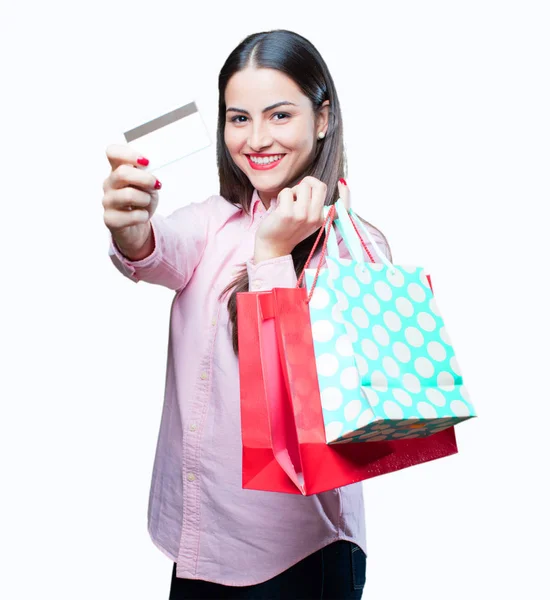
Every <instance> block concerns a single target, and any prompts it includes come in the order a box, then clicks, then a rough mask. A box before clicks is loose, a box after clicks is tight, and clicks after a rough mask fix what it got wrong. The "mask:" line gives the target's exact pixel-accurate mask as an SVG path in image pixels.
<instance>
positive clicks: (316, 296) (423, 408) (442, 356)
mask: <svg viewBox="0 0 550 600" xmlns="http://www.w3.org/2000/svg"><path fill="white" fill-rule="evenodd" d="M327 264H328V266H329V268H328V269H323V270H321V271H320V273H319V278H318V281H317V284H316V287H315V291H314V293H313V296H312V299H311V302H310V304H309V311H310V317H311V333H312V336H313V346H314V351H315V357H316V364H317V374H318V381H319V389H320V390H321V406H322V410H323V417H324V421H325V430H326V437H327V442H328V443H355V442H368V441H379V440H380V441H381V440H392V439H395V440H399V439H412V438H417V437H424V436H427V435H433V434H435V433H438V432H439V431H443V430H444V429H447V428H448V427H452V426H454V425H456V424H457V423H459V422H461V421H463V420H465V419H469V418H472V417H475V416H476V415H475V411H474V407H473V405H472V403H471V401H470V397H469V394H468V391H467V390H466V388H465V386H464V385H463V382H462V373H461V371H460V368H459V365H458V362H457V360H456V356H455V353H454V350H453V348H452V345H451V341H450V339H449V336H448V334H447V331H446V329H445V324H444V321H443V319H442V317H441V315H440V313H439V310H438V308H437V304H436V302H435V300H434V297H433V294H432V292H431V289H430V287H429V283H428V280H427V277H426V274H425V272H424V271H423V269H421V268H419V267H415V266H410V265H406V266H396V265H394V269H395V273H391V270H390V269H388V268H387V267H386V265H384V264H381V263H367V264H366V265H365V266H364V267H361V266H360V265H358V264H357V263H355V262H353V261H350V260H349V259H348V260H345V259H340V258H336V257H328V259H327ZM314 277H315V271H314V270H313V269H308V270H306V276H305V279H306V286H307V289H308V290H310V289H311V285H312V283H313V279H314Z"/></svg>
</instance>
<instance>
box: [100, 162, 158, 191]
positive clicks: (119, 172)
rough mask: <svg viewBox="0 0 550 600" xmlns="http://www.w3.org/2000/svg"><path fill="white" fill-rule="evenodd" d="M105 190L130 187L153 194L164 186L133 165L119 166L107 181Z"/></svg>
mask: <svg viewBox="0 0 550 600" xmlns="http://www.w3.org/2000/svg"><path fill="white" fill-rule="evenodd" d="M105 183H106V185H105V186H104V189H105V188H112V189H120V188H124V187H128V186H133V187H136V188H139V189H143V190H145V191H147V192H153V191H156V190H158V189H160V188H161V187H162V184H161V183H160V181H158V179H157V178H156V177H155V176H154V175H152V174H151V173H148V172H147V171H143V170H140V169H135V168H134V167H132V166H131V165H126V164H124V165H119V166H118V167H117V168H116V169H115V170H114V171H112V172H111V174H110V175H109V177H107V179H106V181H105Z"/></svg>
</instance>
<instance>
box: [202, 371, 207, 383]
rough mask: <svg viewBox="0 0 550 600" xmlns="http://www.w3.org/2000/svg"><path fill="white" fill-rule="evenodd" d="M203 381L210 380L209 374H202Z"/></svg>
mask: <svg viewBox="0 0 550 600" xmlns="http://www.w3.org/2000/svg"><path fill="white" fill-rule="evenodd" d="M201 379H202V380H203V381H204V380H205V379H208V374H207V373H204V372H203V373H201Z"/></svg>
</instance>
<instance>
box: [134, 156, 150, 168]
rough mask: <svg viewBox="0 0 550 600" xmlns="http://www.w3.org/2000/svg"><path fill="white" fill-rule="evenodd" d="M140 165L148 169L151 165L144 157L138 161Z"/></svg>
mask: <svg viewBox="0 0 550 600" xmlns="http://www.w3.org/2000/svg"><path fill="white" fill-rule="evenodd" d="M137 161H138V164H140V165H143V166H144V167H146V166H147V165H148V164H149V160H148V159H147V158H144V157H143V156H140V157H139V158H138V159H137Z"/></svg>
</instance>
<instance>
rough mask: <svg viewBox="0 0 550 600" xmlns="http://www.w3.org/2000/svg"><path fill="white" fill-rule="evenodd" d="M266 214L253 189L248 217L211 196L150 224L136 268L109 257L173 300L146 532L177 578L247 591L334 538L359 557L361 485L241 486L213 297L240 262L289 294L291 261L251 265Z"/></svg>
mask: <svg viewBox="0 0 550 600" xmlns="http://www.w3.org/2000/svg"><path fill="white" fill-rule="evenodd" d="M274 207H275V199H273V200H272V201H271V206H270V208H269V210H268V211H266V210H265V208H264V206H263V204H262V202H261V200H260V198H259V196H258V193H257V191H254V194H253V197H252V204H251V215H247V214H246V213H245V212H244V211H243V210H242V209H241V208H239V207H237V206H235V205H233V204H231V203H229V202H227V201H226V200H225V199H224V198H222V197H221V196H211V197H210V198H208V199H207V200H205V201H204V202H200V203H195V202H194V203H191V204H189V205H187V206H184V207H182V208H180V209H178V210H176V211H174V212H173V213H172V214H171V215H170V216H168V217H163V216H161V215H158V214H155V215H153V217H152V219H151V223H152V228H153V234H154V238H155V249H154V251H153V253H152V254H151V255H149V256H148V257H146V258H144V259H143V260H139V261H130V260H128V259H126V258H125V257H124V256H123V255H122V254H121V253H120V251H119V249H118V248H117V247H116V245H115V244H114V243H113V240H112V238H111V244H110V248H109V256H110V257H111V260H112V261H113V263H114V265H115V266H116V267H117V269H119V271H121V273H123V274H124V275H125V276H127V277H128V278H130V279H132V280H133V281H135V282H138V281H146V282H149V283H155V284H159V285H163V286H166V287H168V288H170V289H172V290H174V291H175V292H176V294H175V297H174V301H173V303H172V307H171V314H170V332H169V344H168V361H167V374H166V386H165V398H164V407H163V411H162V419H161V424H160V431H159V437H158V444H157V450H156V456H155V462H154V467H153V475H152V481H151V488H150V496H149V508H148V531H149V535H150V536H151V539H152V541H153V543H154V544H155V545H156V546H157V547H158V548H159V549H160V550H161V551H162V552H164V554H166V556H168V557H169V558H170V559H171V560H172V561H174V562H177V569H176V574H177V576H178V577H183V578H190V579H203V580H206V581H212V582H215V583H220V584H224V585H234V586H243V585H252V584H257V583H261V582H263V581H266V580H268V579H270V578H272V577H274V576H275V575H278V574H279V573H281V572H282V571H284V570H285V569H287V568H289V567H290V566H292V565H293V564H295V563H296V562H298V561H300V560H301V559H303V558H305V557H306V556H308V555H309V554H311V553H313V552H315V551H317V550H319V549H321V548H322V547H324V546H326V545H327V544H330V543H332V542H334V541H336V540H350V541H353V542H355V543H356V544H358V545H359V546H360V547H361V548H362V549H363V550H364V551H365V552H366V540H365V524H364V507H363V495H362V484H361V483H356V484H352V485H349V486H345V487H342V488H339V489H335V490H331V491H328V492H324V493H322V494H318V495H314V496H301V495H292V494H283V493H273V492H263V491H256V490H245V489H243V488H242V470H241V469H242V447H241V429H240V406H239V398H240V396H239V368H238V359H237V357H236V356H235V354H234V352H233V348H232V345H231V323H230V322H229V314H228V311H227V296H226V297H225V298H224V299H223V300H222V301H220V300H219V299H218V297H219V295H220V292H221V291H222V290H223V289H224V288H225V286H226V285H227V284H228V283H229V282H230V281H232V280H233V279H234V276H235V273H236V269H238V267H239V266H242V265H243V264H246V268H247V269H248V275H249V279H250V290H251V291H258V290H269V289H272V288H273V287H294V286H296V274H295V271H294V266H293V262H292V257H291V256H290V255H288V256H282V257H279V258H276V259H272V260H267V261H265V262H261V263H259V264H258V265H256V264H254V262H253V260H252V257H253V254H254V237H255V233H256V230H257V229H258V227H259V225H260V223H261V221H262V219H263V218H264V217H265V216H266V214H268V213H270V212H271V211H272V210H273V209H274ZM369 230H370V231H372V234H373V236H374V237H375V240H376V241H377V242H379V243H380V246H381V247H382V248H383V249H384V251H385V252H386V253H387V252H388V250H387V246H386V244H385V240H384V239H383V238H382V237H381V236H380V234H378V232H377V231H376V230H374V229H373V228H369ZM338 239H339V241H340V242H341V239H340V238H339V236H338ZM341 254H342V255H343V256H344V255H345V248H342V251H341ZM373 255H374V256H376V255H375V254H373ZM318 257H319V254H317V256H316V257H315V258H314V259H313V260H312V263H311V266H312V267H315V266H316V265H317V264H318Z"/></svg>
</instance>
